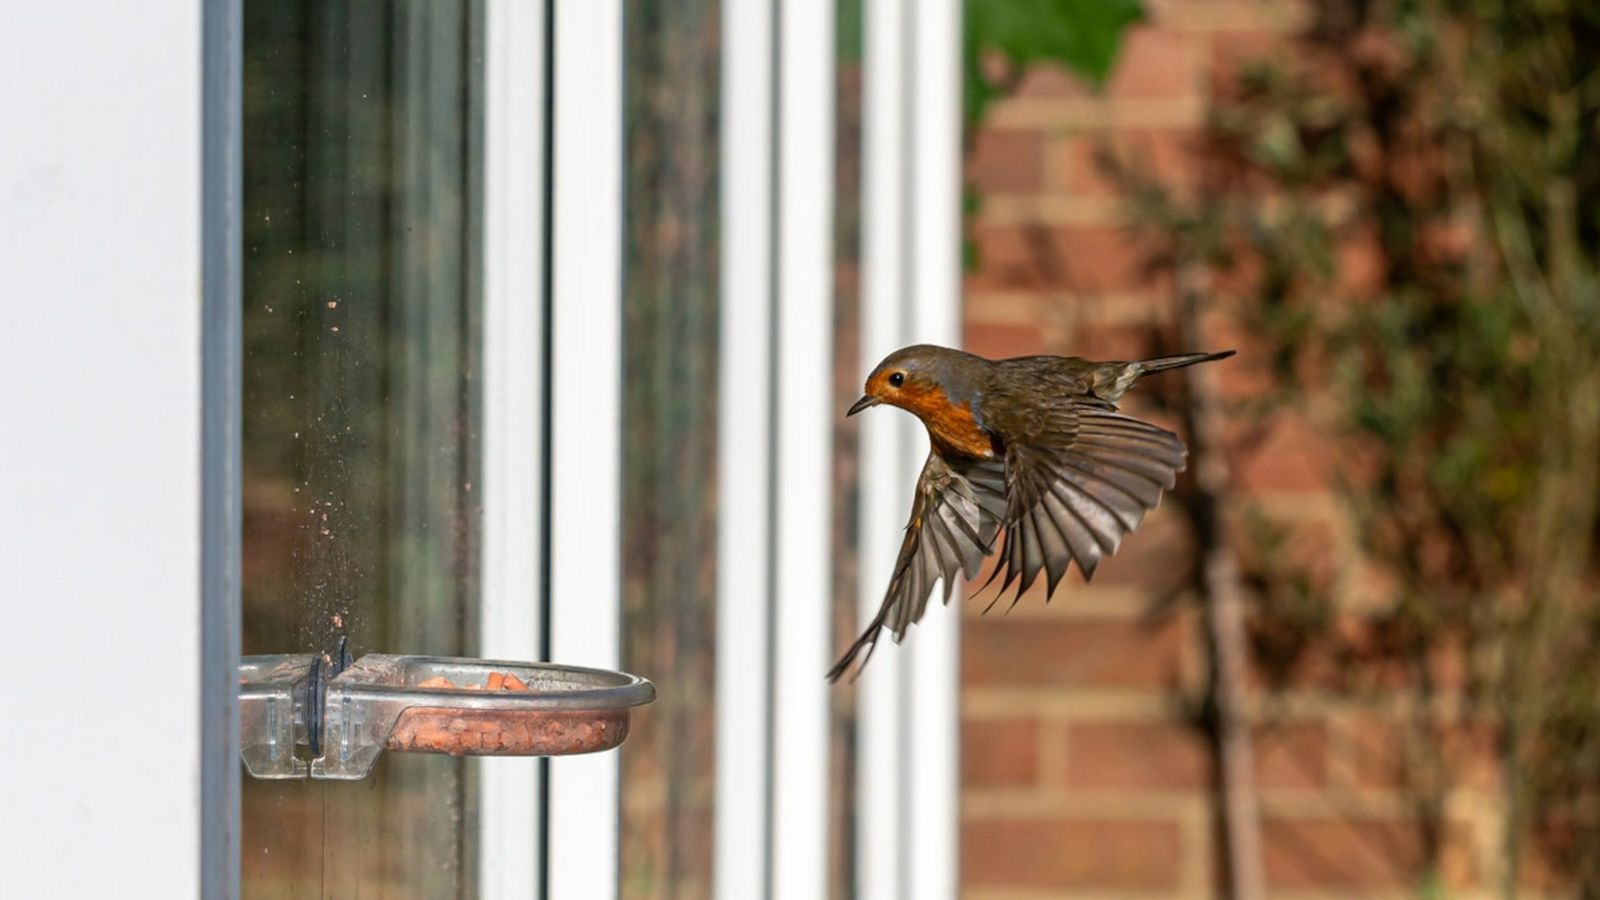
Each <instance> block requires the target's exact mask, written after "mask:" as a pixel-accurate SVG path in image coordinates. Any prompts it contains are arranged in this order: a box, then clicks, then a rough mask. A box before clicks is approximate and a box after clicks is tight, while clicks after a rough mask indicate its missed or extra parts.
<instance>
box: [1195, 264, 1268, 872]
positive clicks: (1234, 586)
mask: <svg viewBox="0 0 1600 900" xmlns="http://www.w3.org/2000/svg"><path fill="white" fill-rule="evenodd" d="M1202 279H1203V275H1202V274H1201V273H1200V272H1199V271H1198V270H1197V269H1195V268H1194V267H1192V266H1191V267H1186V268H1185V269H1183V270H1181V271H1180V272H1179V290H1180V298H1181V302H1182V304H1183V310H1182V313H1183V331H1184V334H1185V336H1186V337H1187V338H1188V339H1189V342H1188V343H1187V344H1185V347H1186V348H1188V347H1189V346H1190V345H1191V344H1192V345H1193V347H1194V349H1199V345H1198V344H1195V343H1194V342H1195V341H1196V340H1197V339H1198V338H1199V335H1200V327H1199V325H1200V323H1199V307H1200V298H1201V296H1202V291H1201V288H1202ZM1211 349H1222V348H1211ZM1188 373H1189V405H1188V413H1189V426H1190V429H1189V434H1190V450H1191V454H1190V461H1191V464H1192V466H1193V470H1194V481H1195V496H1194V505H1193V513H1194V521H1195V524H1196V526H1197V531H1198V538H1199V543H1200V553H1201V560H1200V565H1201V589H1202V590H1203V591H1204V595H1205V603H1204V608H1205V627H1206V633H1207V639H1208V643H1209V644H1210V646H1211V655H1212V659H1211V662H1212V667H1213V669H1212V673H1211V676H1212V677H1211V686H1210V687H1211V698H1210V700H1211V703H1210V705H1211V710H1212V714H1213V716H1214V721H1213V722H1212V725H1213V730H1214V737H1215V741H1216V753H1217V761H1218V766H1217V770H1218V774H1219V779H1218V780H1219V785H1218V789H1219V790H1220V792H1221V794H1222V821H1223V832H1224V839H1225V842H1226V848H1227V859H1228V884H1229V886H1230V888H1231V891H1230V896H1232V897H1233V898H1234V900H1260V898H1261V897H1262V896H1264V892H1263V888H1262V874H1261V822H1260V805H1259V802H1258V798H1257V795H1256V788H1255V765H1254V756H1255V753H1254V749H1253V748H1252V746H1251V739H1250V721H1249V717H1248V715H1247V713H1246V711H1245V710H1246V670H1247V667H1248V658H1249V647H1248V645H1247V644H1246V642H1245V636H1244V590H1243V587H1242V585H1241V582H1240V578H1239V561H1238V560H1237V559H1236V558H1235V557H1234V554H1233V550H1232V548H1231V546H1230V545H1229V542H1228V533H1227V523H1226V522H1225V521H1224V520H1223V517H1222V510H1221V504H1222V499H1223V498H1224V497H1225V496H1226V494H1227V491H1228V487H1229V485H1228V481H1229V479H1228V465H1227V461H1226V460H1225V459H1224V457H1223V451H1222V446H1223V441H1222V421H1221V410H1220V408H1219V403H1218V400H1217V388H1216V378H1217V367H1215V366H1192V367H1190V368H1189V370H1188Z"/></svg>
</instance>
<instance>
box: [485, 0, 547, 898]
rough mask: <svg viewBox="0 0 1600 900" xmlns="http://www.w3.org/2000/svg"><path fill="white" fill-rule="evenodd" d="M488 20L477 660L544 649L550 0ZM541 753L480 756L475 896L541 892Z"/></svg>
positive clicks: (489, 12) (507, 6)
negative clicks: (537, 756) (535, 756)
mask: <svg viewBox="0 0 1600 900" xmlns="http://www.w3.org/2000/svg"><path fill="white" fill-rule="evenodd" d="M484 12H485V21H484V74H483V80H484V104H483V128H484V153H483V157H484V161H483V168H484V172H483V242H484V247H483V267H484V277H483V432H482V435H483V438H482V441H483V443H482V451H483V476H482V480H483V484H482V485H481V486H480V488H479V497H481V498H482V501H481V502H482V505H483V519H482V529H483V531H482V536H483V537H482V539H483V562H482V577H481V580H480V581H481V584H482V592H483V593H482V597H481V599H480V603H479V634H480V635H481V637H480V640H479V654H480V655H481V656H483V657H485V658H487V659H507V660H527V659H539V658H541V656H542V653H543V647H544V640H545V634H544V619H545V612H546V606H545V600H544V597H543V579H544V573H545V558H544V539H545V535H544V532H543V528H544V479H545V474H546V469H545V465H546V460H545V455H544V439H545V434H544V425H545V422H544V391H545V378H544V368H545V358H544V336H545V322H544V319H545V313H546V299H547V298H546V296H545V284H544V279H545V262H546V261H545V258H544V248H545V226H546V222H545V177H546V163H547V160H546V159H545V138H546V125H547V123H546V121H545V113H546V108H545V100H546V96H545V92H546V89H547V86H546V85H545V51H546V46H547V44H546V39H547V37H548V35H547V34H546V30H545V28H546V21H547V16H548V12H549V10H548V7H547V5H546V3H545V2H544V0H488V2H487V3H486V4H485V9H484ZM543 766H544V763H543V761H542V760H539V759H533V758H525V759H490V760H482V761H479V763H478V847H477V849H478V896H479V897H481V898H483V900H522V898H529V897H535V896H539V895H540V893H541V892H542V890H543V879H544V872H543V871H542V867H543V854H542V852H541V848H542V842H543V830H542V825H543V820H544V816H543V812H542V810H543V803H544V790H543V778H542V777H541V776H542V773H543Z"/></svg>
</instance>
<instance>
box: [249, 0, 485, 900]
mask: <svg viewBox="0 0 1600 900" xmlns="http://www.w3.org/2000/svg"><path fill="white" fill-rule="evenodd" d="M244 8H245V32H244V56H245V77H244V137H245V141H244V143H245V154H244V177H245V189H244V212H243V218H244V223H245V237H244V304H245V315H244V330H245V361H244V402H245V410H244V473H243V474H244V500H245V523H244V561H245V569H244V622H243V634H244V652H245V653H248V654H262V653H290V652H304V651H307V650H320V649H325V648H328V647H330V646H331V645H332V644H333V642H334V641H335V640H336V639H337V638H338V637H339V636H348V638H349V640H350V647H351V650H352V652H353V653H355V654H357V655H359V654H360V653H363V652H367V651H389V652H407V653H446V654H463V653H465V652H467V651H468V650H469V648H470V646H471V645H472V644H473V643H474V642H475V636H474V635H473V634H472V633H471V631H470V627H471V623H472V622H473V621H474V619H473V617H472V616H471V615H470V612H471V602H472V601H471V598H473V597H474V596H475V594H476V589H477V587H476V581H475V579H476V571H477V524H476V522H477V500H476V497H475V496H474V494H473V481H474V474H475V466H476V462H475V460H476V455H477V454H476V451H475V444H476V440H477V428H478V415H477V411H478V408H479V404H478V397H477V393H476V392H477V379H476V377H474V374H473V373H475V372H476V370H477V350H476V347H477V343H478V340H477V338H478V336H477V333H476V330H477V327H478V318H479V314H478V310H479V302H478V284H477V272H478V271H479V266H478V264H477V257H476V254H477V252H478V239H477V231H476V228H477V224H476V223H477V220H478V215H477V209H478V203H479V198H478V177H479V171H480V167H479V166H478V164H477V158H478V141H479V135H480V133H481V128H480V127H479V115H478V110H477V102H478V97H479V96H480V84H481V79H480V74H479V73H480V69H481V60H480V58H479V56H480V54H479V53H478V49H477V48H478V46H479V44H480V38H479V35H478V31H479V26H480V23H481V15H480V12H479V7H478V6H477V5H476V4H473V3H447V2H423V0H416V2H400V3H383V4H377V3H309V2H278V0H273V2H267V0H247V2H246V3H245V7H244ZM463 771H464V770H463V767H462V765H461V764H460V762H459V761H457V760H452V759H449V758H446V757H435V756H422V755H404V754H392V753H390V754H384V756H383V757H382V758H381V759H380V760H379V763H378V766H377V768H376V770H375V771H374V773H373V775H372V776H371V777H370V778H369V779H368V780H366V781H364V782H359V783H328V782H317V781H304V782H269V781H252V780H251V779H249V778H246V779H245V785H244V823H243V824H244V830H243V835H242V840H241V845H242V857H243V859H242V873H243V888H244V894H245V896H247V897H296V898H298V897H306V896H323V897H354V896H357V895H358V894H364V895H366V896H382V897H419V898H437V897H454V896H461V895H464V894H468V893H471V873H470V872H468V871H466V870H465V866H466V864H467V863H468V861H469V860H470V858H471V855H470V854H468V853H467V852H466V850H465V846H464V844H465V837H464V836H465V835H466V834H467V833H468V830H467V828H466V827H465V824H464V822H465V820H466V819H467V818H468V810H467V806H466V804H465V796H466V789H465V784H464V777H463Z"/></svg>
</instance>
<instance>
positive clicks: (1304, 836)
mask: <svg viewBox="0 0 1600 900" xmlns="http://www.w3.org/2000/svg"><path fill="white" fill-rule="evenodd" d="M1261 851H1262V853H1261V858H1262V867H1263V869H1264V870H1265V873H1266V878H1267V885H1268V887H1270V888H1273V889H1277V890H1311V889H1316V888H1324V889H1328V888H1333V889H1346V890H1348V889H1367V890H1371V889H1376V888H1401V887H1407V886H1411V885H1414V884H1415V883H1416V882H1417V879H1418V877H1419V876H1420V875H1421V874H1422V867H1423V864H1424V862H1425V860H1424V858H1423V846H1422V838H1421V835H1420V833H1419V832H1418V829H1417V827H1416V826H1415V825H1414V824H1412V823H1410V822H1407V821H1405V820H1402V819H1387V818H1361V819H1356V818H1344V819H1329V818H1315V819H1298V818H1296V819H1291V818H1279V817H1267V818H1265V819H1264V820H1263V821H1262V823H1261Z"/></svg>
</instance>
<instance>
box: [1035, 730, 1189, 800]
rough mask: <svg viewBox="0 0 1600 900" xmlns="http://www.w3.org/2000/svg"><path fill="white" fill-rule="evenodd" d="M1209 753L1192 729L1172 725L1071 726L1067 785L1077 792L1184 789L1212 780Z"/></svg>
mask: <svg viewBox="0 0 1600 900" xmlns="http://www.w3.org/2000/svg"><path fill="white" fill-rule="evenodd" d="M1211 776H1212V763H1211V753H1210V750H1209V748H1208V747H1207V743H1206V739H1205V736H1204V735H1203V734H1202V733H1201V732H1199V731H1198V730H1196V729H1193V728H1186V727H1184V726H1182V725H1177V724H1174V723H1170V722H1073V723H1071V724H1070V725H1068V726H1067V769H1066V783H1067V785H1068V786H1069V787H1073V788H1077V789H1080V790H1139V789H1152V790H1185V789H1191V790H1192V789H1197V788H1204V787H1206V786H1207V785H1208V784H1210V782H1211Z"/></svg>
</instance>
